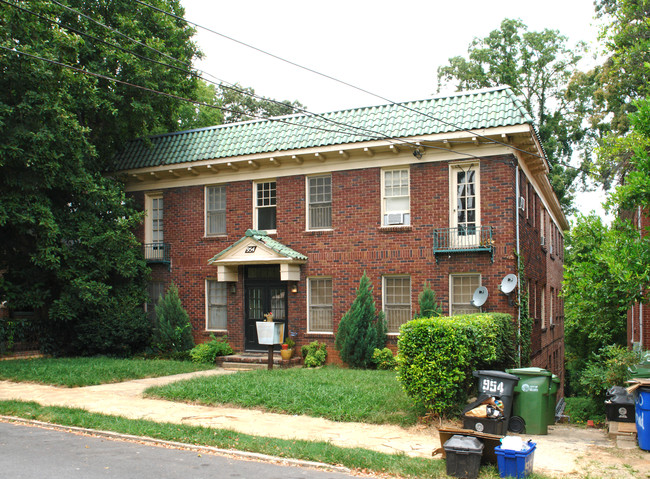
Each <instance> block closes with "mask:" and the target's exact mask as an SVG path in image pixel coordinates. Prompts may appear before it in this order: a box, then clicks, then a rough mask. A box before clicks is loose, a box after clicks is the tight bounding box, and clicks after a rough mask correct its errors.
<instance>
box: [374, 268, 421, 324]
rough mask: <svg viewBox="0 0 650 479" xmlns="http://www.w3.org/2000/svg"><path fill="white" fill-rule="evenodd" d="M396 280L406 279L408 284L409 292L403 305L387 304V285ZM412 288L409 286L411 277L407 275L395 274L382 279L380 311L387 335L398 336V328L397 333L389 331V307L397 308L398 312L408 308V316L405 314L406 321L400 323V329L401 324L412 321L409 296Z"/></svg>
mask: <svg viewBox="0 0 650 479" xmlns="http://www.w3.org/2000/svg"><path fill="white" fill-rule="evenodd" d="M396 279H400V280H404V279H408V283H409V291H408V298H407V299H408V302H404V303H389V302H388V299H389V298H388V296H389V294H388V293H389V291H388V289H389V288H388V283H389V282H390V281H391V280H396ZM412 287H413V286H412V284H411V276H410V275H408V274H396V275H389V276H383V277H382V288H381V292H382V294H381V296H382V311H383V312H384V317H385V319H386V328H387V332H388V334H389V335H395V336H396V335H398V334H399V328H398V329H397V331H391V330H390V321H389V319H390V318H389V312H390V311H389V310H390V308H391V307H395V308H396V309H398V308H399V309H400V310H405V309H406V307H408V314H407V318H408V319H407V320H406V321H404V322H403V323H400V327H401V325H402V324H404V323H406V322H408V321H410V320H411V319H413V307H412V304H411V296H412V294H413V290H412Z"/></svg>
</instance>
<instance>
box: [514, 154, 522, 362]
mask: <svg viewBox="0 0 650 479" xmlns="http://www.w3.org/2000/svg"><path fill="white" fill-rule="evenodd" d="M519 188H520V186H519V161H517V163H516V165H515V221H516V225H517V226H516V228H517V286H518V288H517V337H518V338H519V341H517V358H518V359H517V363H518V365H519V367H521V278H520V277H519V271H520V266H521V265H520V262H521V256H520V251H519V197H520V196H521V195H520V193H519Z"/></svg>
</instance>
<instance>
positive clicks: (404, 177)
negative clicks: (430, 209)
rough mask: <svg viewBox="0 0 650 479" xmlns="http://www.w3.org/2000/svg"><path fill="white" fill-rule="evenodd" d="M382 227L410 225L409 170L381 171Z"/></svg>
mask: <svg viewBox="0 0 650 479" xmlns="http://www.w3.org/2000/svg"><path fill="white" fill-rule="evenodd" d="M382 215H383V216H382V217H383V219H382V226H395V225H410V224H411V212H410V197H409V170H408V168H403V169H399V170H383V171H382Z"/></svg>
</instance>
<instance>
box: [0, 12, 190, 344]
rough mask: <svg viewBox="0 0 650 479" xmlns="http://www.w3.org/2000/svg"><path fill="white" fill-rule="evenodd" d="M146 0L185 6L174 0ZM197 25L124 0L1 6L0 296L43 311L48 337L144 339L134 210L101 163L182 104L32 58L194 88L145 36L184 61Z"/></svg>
mask: <svg viewBox="0 0 650 479" xmlns="http://www.w3.org/2000/svg"><path fill="white" fill-rule="evenodd" d="M152 3H153V4H154V5H155V6H157V7H160V8H164V9H166V10H169V11H172V12H174V13H176V14H178V15H181V16H182V15H183V9H182V7H181V6H180V2H179V1H178V0H153V1H152ZM71 9H74V10H71ZM37 15H38V16H37ZM93 20H95V21H96V22H100V23H101V25H100V24H99V23H96V22H95V21H93ZM104 25H105V26H104ZM106 27H110V28H111V29H112V30H110V29H108V28H106ZM118 31H119V32H123V33H124V34H126V35H128V36H130V37H132V38H134V39H135V40H137V41H139V42H140V44H137V43H134V42H131V41H129V40H127V39H126V38H125V37H123V36H121V35H120V34H119V33H118ZM78 32H82V33H84V34H85V35H82V34H81V33H78ZM192 35H193V31H192V29H190V28H188V27H187V26H186V25H185V24H184V23H183V22H181V21H172V20H170V19H169V17H166V16H163V15H161V14H158V13H153V12H149V11H143V10H142V8H141V7H139V6H137V5H136V4H134V3H132V2H128V1H125V0H117V1H115V0H110V1H109V0H94V1H88V0H67V1H65V3H61V4H57V3H54V2H50V1H44V0H34V1H30V2H15V3H12V4H7V5H4V6H3V7H2V8H1V9H0V48H2V50H0V51H1V52H2V54H0V71H2V75H0V137H1V138H2V141H1V142H0V271H2V272H3V273H2V276H1V278H0V301H7V306H8V307H9V308H10V309H18V310H36V311H39V312H40V313H41V317H43V318H45V321H44V323H43V325H42V327H43V333H42V340H43V343H42V345H43V347H45V348H48V349H50V350H54V351H57V352H61V353H87V354H96V353H112V354H115V353H119V354H129V353H130V352H132V351H134V350H136V349H138V348H141V347H143V346H144V345H145V344H146V343H147V342H148V340H149V334H150V330H149V329H148V327H147V324H146V318H145V316H144V313H143V311H142V304H143V303H144V302H145V301H146V289H145V285H146V280H147V275H148V269H147V267H146V263H145V262H144V260H143V256H142V252H141V249H140V246H139V245H138V242H137V241H136V239H135V237H134V235H133V233H132V231H133V230H134V228H135V227H136V226H137V225H138V224H139V223H140V221H141V220H142V217H141V215H140V214H138V213H137V212H136V210H135V209H134V208H133V207H132V205H131V204H130V202H129V201H128V200H127V199H126V198H125V195H124V192H123V187H122V185H121V184H120V183H119V182H118V181H116V180H115V179H114V178H111V177H109V176H106V175H105V173H106V171H107V170H110V169H111V161H112V158H113V156H114V153H115V151H116V149H117V148H119V147H120V146H121V145H122V143H123V141H124V140H125V139H126V138H133V137H137V136H142V135H145V134H147V133H149V132H151V131H154V130H155V129H156V128H163V129H165V130H167V131H169V130H174V129H176V128H177V127H178V125H177V123H176V122H175V120H174V119H175V118H177V115H176V112H177V111H178V103H179V102H178V101H177V100H174V99H172V98H169V97H166V96H161V95H156V94H153V93H151V92H148V91H143V90H139V89H135V88H133V87H130V86H127V85H124V84H119V83H116V82H113V81H110V80H107V79H105V78H99V77H93V76H89V75H86V74H83V73H81V72H79V71H73V70H70V69H68V68H65V67H63V66H60V65H56V64H53V63H48V62H46V61H44V60H42V59H39V58H35V57H40V58H43V59H48V60H51V61H52V62H58V63H61V64H64V65H70V66H73V67H74V68H77V69H79V70H85V71H88V72H93V73H96V74H99V75H104V76H106V77H113V78H117V79H119V80H121V81H124V82H128V83H132V84H136V85H141V86H144V87H147V88H150V89H154V90H159V91H164V92H167V93H170V94H173V95H178V96H188V95H191V93H192V92H193V90H194V88H195V80H194V79H193V77H192V76H191V75H190V74H186V73H183V72H180V71H179V70H176V69H171V68H168V67H166V66H164V65H160V64H157V63H153V62H150V61H148V60H145V59H143V58H142V57H153V58H154V59H156V60H159V61H161V62H166V61H171V60H169V59H167V58H164V57H163V56H162V55H160V54H158V53H156V52H153V51H151V50H149V49H148V48H146V47H145V46H143V45H145V44H146V45H150V46H152V47H154V48H156V49H157V50H159V51H161V52H163V53H166V54H167V55H170V56H172V57H175V58H178V59H180V60H181V61H182V62H185V63H191V61H192V59H193V58H194V57H195V56H196V54H197V50H196V47H195V45H194V44H193V43H192V41H191V37H192ZM104 42H105V43H104ZM114 45H120V46H121V48H117V47H115V46H114ZM19 52H24V54H23V53H19ZM130 52H134V53H137V54H138V55H140V57H137V56H134V55H133V54H131V53H130ZM27 54H29V55H33V56H31V57H30V56H27Z"/></svg>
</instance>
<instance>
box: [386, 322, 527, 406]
mask: <svg viewBox="0 0 650 479" xmlns="http://www.w3.org/2000/svg"><path fill="white" fill-rule="evenodd" d="M397 346H398V348H399V353H398V366H397V370H398V378H399V380H400V381H401V382H402V386H403V387H404V390H405V391H406V394H407V395H408V396H409V397H411V398H412V399H413V400H414V401H415V403H416V404H419V405H422V406H424V407H425V408H426V409H427V410H429V411H430V412H432V413H435V414H445V413H448V412H451V411H452V410H453V409H454V408H455V407H457V406H458V405H461V404H465V402H466V400H467V393H468V391H469V390H470V389H471V386H472V371H473V370H476V369H498V370H503V369H505V368H507V367H511V366H512V365H513V364H514V358H515V331H514V325H513V320H512V317H511V316H510V315H509V314H503V313H478V314H470V315H460V316H453V317H435V318H423V319H415V320H413V321H409V322H408V323H406V324H404V325H403V326H402V327H401V329H400V336H399V340H398V342H397Z"/></svg>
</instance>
